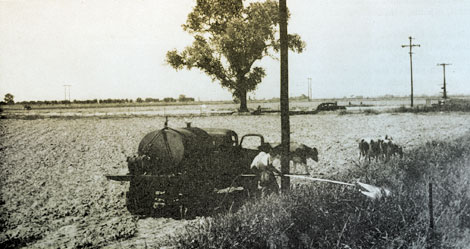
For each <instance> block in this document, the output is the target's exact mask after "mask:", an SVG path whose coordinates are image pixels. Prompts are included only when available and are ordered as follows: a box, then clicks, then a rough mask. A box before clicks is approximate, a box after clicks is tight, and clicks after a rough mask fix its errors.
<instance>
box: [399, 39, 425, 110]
mask: <svg viewBox="0 0 470 249" xmlns="http://www.w3.org/2000/svg"><path fill="white" fill-rule="evenodd" d="M408 38H409V39H410V45H401V47H402V48H405V47H409V48H410V52H409V54H410V72H411V107H413V52H412V49H413V47H421V45H419V44H413V43H412V41H411V40H413V37H411V36H410V37H408Z"/></svg>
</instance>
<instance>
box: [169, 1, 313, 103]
mask: <svg viewBox="0 0 470 249" xmlns="http://www.w3.org/2000/svg"><path fill="white" fill-rule="evenodd" d="M278 24H279V6H278V3H277V2H276V1H271V0H267V1H264V2H254V3H250V4H249V5H248V6H244V4H243V0H197V5H196V6H195V7H194V9H193V11H192V12H191V13H189V15H188V19H187V21H186V24H184V25H183V28H184V30H185V31H187V32H188V33H190V34H192V35H194V42H193V44H192V45H191V46H188V47H186V48H185V49H184V50H183V51H181V52H178V51H177V50H176V49H175V50H172V51H168V52H167V55H166V61H167V63H168V64H170V65H171V66H172V67H174V68H175V69H176V70H180V69H183V68H185V67H186V68H187V69H188V70H190V69H192V68H198V69H200V70H201V71H203V72H205V73H206V74H207V75H209V76H210V77H211V79H212V81H217V82H219V83H220V84H221V85H222V87H224V88H227V89H229V90H230V91H231V92H232V95H233V97H234V99H235V100H238V101H239V102H240V111H245V112H246V111H248V108H247V103H246V98H247V92H249V91H253V90H255V89H256V86H257V85H258V84H259V83H260V82H261V80H262V79H263V77H264V76H265V75H266V73H265V70H264V68H262V67H259V66H255V65H254V64H255V62H256V61H258V60H261V59H262V58H263V57H265V56H271V57H273V55H272V52H279V49H280V42H279V39H278V37H277V36H278V35H277V34H278ZM289 48H290V49H291V50H292V51H294V52H298V53H300V52H302V51H303V49H304V48H305V43H304V42H303V41H302V40H301V39H300V36H299V35H297V34H291V35H289Z"/></svg>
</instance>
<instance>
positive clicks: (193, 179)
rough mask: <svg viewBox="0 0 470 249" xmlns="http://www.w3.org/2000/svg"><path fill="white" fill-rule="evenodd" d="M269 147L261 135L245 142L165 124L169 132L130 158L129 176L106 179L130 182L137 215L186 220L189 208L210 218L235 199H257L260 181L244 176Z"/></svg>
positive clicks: (147, 139) (148, 140)
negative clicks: (180, 216)
mask: <svg viewBox="0 0 470 249" xmlns="http://www.w3.org/2000/svg"><path fill="white" fill-rule="evenodd" d="M263 145H266V144H265V142H264V137H263V136H262V135H260V134H247V135H244V136H243V137H242V138H241V139H240V141H239V139H238V135H237V133H235V131H233V130H229V129H217V128H197V127H191V123H187V126H186V127H184V128H170V127H168V125H167V122H165V126H164V128H163V129H160V130H155V131H152V132H150V133H148V134H146V135H145V136H144V137H143V139H142V140H141V142H140V144H139V146H138V151H137V154H136V155H134V156H131V157H128V158H127V165H128V170H129V172H128V174H126V175H107V176H106V177H107V178H108V179H109V180H114V181H129V191H128V192H127V193H126V205H127V209H128V210H129V211H130V212H131V213H133V214H138V215H139V214H140V215H155V214H159V213H161V212H170V213H171V212H175V211H176V212H177V211H179V213H180V214H182V212H184V211H183V210H188V208H189V209H191V210H194V212H196V213H204V212H205V211H209V210H208V209H215V208H218V206H217V205H218V203H220V202H221V200H222V201H223V200H225V199H226V198H225V197H227V196H229V195H230V196H234V194H236V195H237V196H243V197H246V196H253V195H255V193H256V191H257V182H256V180H254V179H253V177H243V176H242V175H248V174H250V164H251V162H252V160H253V159H254V158H255V157H256V155H257V154H258V153H259V152H260V149H259V148H261V146H263ZM251 175H252V174H251ZM221 196H223V197H224V198H221ZM231 200H233V198H232V199H231ZM237 200H238V201H236V202H239V201H240V202H241V200H240V199H237ZM232 204H234V203H233V201H232ZM235 204H239V203H235Z"/></svg>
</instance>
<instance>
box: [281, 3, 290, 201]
mask: <svg viewBox="0 0 470 249" xmlns="http://www.w3.org/2000/svg"><path fill="white" fill-rule="evenodd" d="M279 33H280V40H281V96H280V100H281V144H282V151H281V155H282V157H281V172H282V174H289V150H290V148H289V147H290V123H289V67H288V58H287V56H288V49H289V48H288V46H287V3H286V0H279ZM289 189H290V179H289V177H287V176H283V177H281V190H282V192H287V191H288V190H289Z"/></svg>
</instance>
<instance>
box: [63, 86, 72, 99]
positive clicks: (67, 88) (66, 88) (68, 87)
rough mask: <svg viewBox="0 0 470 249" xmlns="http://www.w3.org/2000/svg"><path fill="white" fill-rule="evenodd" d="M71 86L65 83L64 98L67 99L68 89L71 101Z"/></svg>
mask: <svg viewBox="0 0 470 249" xmlns="http://www.w3.org/2000/svg"><path fill="white" fill-rule="evenodd" d="M70 87H71V85H64V95H65V96H64V100H67V90H68V94H69V97H68V100H69V101H70Z"/></svg>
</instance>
